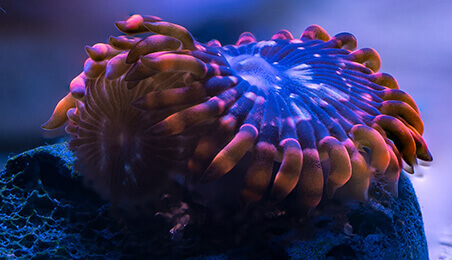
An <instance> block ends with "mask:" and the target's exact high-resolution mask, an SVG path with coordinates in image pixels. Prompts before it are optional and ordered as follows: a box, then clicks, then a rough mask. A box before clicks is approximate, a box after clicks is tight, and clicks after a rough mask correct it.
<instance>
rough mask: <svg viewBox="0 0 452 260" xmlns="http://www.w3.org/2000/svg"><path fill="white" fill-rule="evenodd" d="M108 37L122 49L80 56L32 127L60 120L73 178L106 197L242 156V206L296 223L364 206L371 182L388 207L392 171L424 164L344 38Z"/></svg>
mask: <svg viewBox="0 0 452 260" xmlns="http://www.w3.org/2000/svg"><path fill="white" fill-rule="evenodd" d="M116 26H117V27H118V29H119V30H121V31H122V32H124V33H126V34H127V35H128V36H119V37H112V38H110V41H109V43H108V44H96V45H94V46H93V47H87V53H88V55H89V58H88V60H87V61H86V62H85V67H84V72H83V73H81V74H80V75H79V76H78V77H76V78H75V79H74V80H73V81H72V82H71V85H70V91H71V93H70V94H68V95H67V96H66V97H64V98H63V99H62V100H61V101H60V103H58V105H57V107H56V109H55V112H54V114H53V115H52V117H51V119H50V120H49V121H48V122H47V123H46V124H45V125H43V128H47V129H52V128H55V127H58V126H59V125H62V124H63V123H64V121H65V120H66V119H67V118H69V119H70V120H71V124H70V125H69V126H68V128H67V131H68V132H69V133H71V134H72V135H73V136H74V140H72V141H71V146H72V147H73V149H74V150H76V152H77V156H78V157H79V160H80V162H81V164H83V165H85V166H86V167H85V168H87V169H83V171H84V172H85V171H86V172H87V173H84V174H85V175H86V176H89V178H91V179H92V180H93V183H100V184H99V186H100V187H101V190H106V191H107V193H109V194H110V195H113V193H114V196H119V197H122V196H126V197H127V196H129V195H130V196H132V195H131V194H136V195H133V196H141V195H140V194H141V193H140V192H141V191H147V192H152V190H154V189H158V187H160V184H161V183H162V182H163V183H164V182H166V181H169V180H171V179H174V176H171V174H166V172H170V171H171V167H172V166H174V163H172V162H174V161H177V162H181V163H182V165H183V168H185V169H186V170H187V171H189V172H190V173H189V174H190V178H193V179H194V180H195V181H199V182H200V183H209V184H210V183H212V182H213V181H215V180H217V179H219V178H221V177H222V176H224V175H225V174H227V173H228V172H229V171H230V170H231V169H232V168H234V166H235V165H237V163H238V162H239V161H240V160H241V159H242V158H243V157H244V155H245V154H246V153H248V152H251V154H252V155H251V159H250V161H249V165H248V169H247V171H246V173H245V174H244V177H243V180H241V181H242V183H241V184H238V185H240V186H241V192H240V197H241V200H242V202H243V204H244V205H251V204H254V203H257V202H259V201H261V200H262V198H263V197H264V194H269V199H270V200H272V201H281V200H283V199H284V198H286V197H287V196H288V194H290V193H293V194H294V196H295V197H296V202H295V203H296V207H295V208H299V209H300V212H304V213H306V212H312V210H313V209H314V208H315V207H316V206H317V205H318V204H319V202H320V200H321V199H322V198H325V197H327V198H332V197H334V196H336V194H339V196H343V197H346V198H352V199H358V200H366V199H367V191H368V187H369V182H370V181H372V180H376V179H381V178H383V179H384V180H385V182H386V184H387V190H388V192H390V193H391V194H393V195H394V196H397V180H398V178H399V174H400V172H401V168H402V161H403V162H404V163H406V164H408V165H409V166H410V167H411V168H412V167H413V166H414V165H416V164H417V158H419V159H422V160H425V161H431V160H432V157H431V154H430V152H429V151H428V149H427V145H426V143H425V141H424V140H423V138H422V133H423V131H424V125H423V123H422V120H421V118H420V112H419V109H418V107H417V106H416V103H415V102H414V101H413V99H412V98H411V97H410V96H409V95H408V94H407V93H405V92H403V91H401V90H399V87H398V84H397V81H396V80H395V79H394V78H393V77H392V76H390V75H389V74H386V73H379V72H378V70H379V68H380V63H381V62H380V57H379V55H378V53H377V52H376V51H375V50H373V49H370V48H364V49H358V50H355V49H356V46H357V43H356V39H355V37H354V36H353V35H351V34H349V33H340V34H337V35H335V36H333V37H330V36H329V35H328V34H327V33H326V32H325V31H324V30H323V29H322V28H321V27H319V26H316V25H313V26H310V27H308V28H307V29H306V30H305V31H304V32H303V34H302V36H301V37H300V39H294V37H293V36H292V34H291V33H290V32H288V31H285V30H283V31H280V32H278V33H277V34H275V35H274V36H273V37H272V38H271V40H269V41H260V42H257V41H256V39H255V37H254V36H253V35H252V34H251V33H243V34H242V35H241V36H240V37H239V39H238V41H237V43H236V44H233V45H226V46H221V44H220V43H219V42H218V41H216V40H212V41H210V42H209V43H207V44H201V43H198V42H196V41H195V40H194V38H193V36H192V35H191V34H190V32H188V31H187V30H186V29H185V28H183V27H182V26H179V25H175V24H172V23H168V22H164V21H162V20H161V19H159V18H157V17H153V16H140V15H133V16H132V17H131V18H129V19H128V20H127V21H122V22H117V23H116ZM148 32H153V33H155V35H151V36H147V37H145V38H140V37H137V36H136V35H137V34H140V33H148ZM66 112H68V113H67V115H66ZM137 140H139V142H138V141H137ZM162 158H163V159H162ZM173 159H174V160H173ZM165 160H166V161H168V162H170V163H168V164H169V166H167V164H166V163H165V162H166V161H165ZM276 161H280V162H281V163H280V164H279V165H278V166H279V167H278V170H277V172H276V174H274V173H273V167H274V163H275V162H276ZM154 169H155V170H154ZM160 169H162V172H165V174H158V173H156V172H158V171H159V170H160ZM148 172H152V173H149V174H148ZM187 174H188V173H187ZM162 176H164V177H162ZM134 192H135V193H134ZM304 213H303V214H304Z"/></svg>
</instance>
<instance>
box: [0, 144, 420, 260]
mask: <svg viewBox="0 0 452 260" xmlns="http://www.w3.org/2000/svg"><path fill="white" fill-rule="evenodd" d="M74 160H75V158H74V156H73V154H72V153H71V152H70V151H69V150H68V149H67V144H66V143H61V144H56V145H50V146H44V147H39V148H36V149H34V150H30V151H27V152H24V153H22V154H20V155H17V156H14V157H12V158H10V159H9V160H8V162H7V164H6V166H5V168H4V169H3V170H2V172H1V174H0V183H1V188H0V199H1V206H0V216H1V223H2V224H1V225H2V229H1V231H0V255H2V256H9V257H23V258H27V259H31V258H33V259H39V258H42V259H48V258H53V257H55V258H77V259H87V258H92V257H100V258H108V259H119V258H137V257H147V258H152V257H155V258H159V259H161V258H182V257H191V259H214V258H215V259H216V258H218V259H229V258H232V259H242V258H252V259H254V258H262V257H264V258H265V259H268V258H275V259H285V258H292V259H323V258H327V259H328V258H333V259H363V258H365V259H428V252H427V243H426V239H425V234H424V228H423V222H422V215H421V211H420V208H419V205H418V202H417V199H416V194H415V192H414V189H413V187H412V185H411V183H410V181H409V180H408V178H407V177H406V176H404V175H403V174H402V175H401V177H400V180H399V196H398V197H397V198H395V199H394V198H393V197H391V196H390V195H389V194H387V192H385V191H384V189H383V188H381V187H379V185H378V184H372V185H371V187H370V189H369V201H368V202H365V203H362V202H353V203H349V204H347V205H344V204H339V203H334V202H330V203H328V204H325V205H322V204H321V205H320V207H319V208H318V209H317V210H316V212H315V213H314V215H313V216H312V217H311V218H309V219H308V220H307V221H305V222H304V223H302V224H298V223H296V222H295V221H293V219H291V218H290V216H286V215H282V216H279V217H278V216H277V215H278V214H277V212H275V215H273V216H272V217H271V218H270V216H268V215H267V216H265V217H262V216H261V217H256V216H255V213H256V211H253V210H251V211H249V213H247V214H242V215H240V216H236V218H229V219H228V221H224V222H222V221H219V222H218V221H216V220H214V219H213V218H212V216H213V215H212V214H211V212H209V210H208V209H206V208H202V207H200V206H199V205H194V204H191V203H190V202H189V201H187V202H180V203H175V202H174V201H173V202H171V203H172V205H173V206H172V207H168V211H167V212H163V213H161V214H158V216H156V217H151V218H150V219H149V218H147V219H141V220H137V219H133V220H131V219H129V218H124V217H123V216H122V215H121V213H120V212H114V213H113V212H112V211H111V210H109V208H110V205H109V204H108V203H107V202H105V201H102V200H101V199H99V197H98V196H97V195H96V194H95V193H94V192H92V191H90V190H87V189H86V188H85V187H84V186H83V184H82V183H83V182H82V178H81V176H80V175H79V174H78V173H77V172H75V171H74V170H73V163H74ZM174 205H176V206H174ZM253 214H254V215H253ZM121 216H122V217H121ZM251 219H252V221H250V220H251ZM132 223H133V224H132Z"/></svg>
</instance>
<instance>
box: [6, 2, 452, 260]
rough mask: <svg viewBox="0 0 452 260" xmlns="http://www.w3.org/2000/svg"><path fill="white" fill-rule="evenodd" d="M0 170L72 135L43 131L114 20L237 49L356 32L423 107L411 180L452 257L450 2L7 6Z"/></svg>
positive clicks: (432, 239) (430, 230)
mask: <svg viewBox="0 0 452 260" xmlns="http://www.w3.org/2000/svg"><path fill="white" fill-rule="evenodd" d="M0 8H1V10H0V33H1V35H2V36H3V37H2V41H0V50H1V57H2V58H1V62H0V66H1V69H0V82H1V87H0V122H1V126H0V166H3V164H4V162H5V161H6V159H7V158H8V156H9V155H12V154H16V153H18V152H21V151H25V150H28V149H31V148H34V147H36V146H40V145H43V144H45V143H53V142H56V141H58V140H59V138H61V137H65V138H67V135H66V134H64V130H63V129H60V131H59V132H58V131H56V132H52V133H49V132H44V131H42V130H41V129H40V125H41V124H42V123H43V122H45V121H46V120H47V119H48V115H49V114H51V112H52V110H53V108H54V105H55V104H56V102H57V101H58V100H59V99H60V98H61V97H62V96H64V95H65V94H66V93H67V91H68V85H69V82H70V80H71V79H72V78H74V77H75V76H76V75H77V74H78V73H79V72H80V70H81V69H82V66H83V62H84V60H85V58H86V54H85V50H84V46H85V45H93V44H95V43H97V42H105V41H106V40H107V39H108V37H109V36H110V35H116V34H117V31H116V28H115V27H114V25H113V22H114V21H117V20H124V19H126V18H127V17H128V16H129V15H131V14H134V13H140V14H151V15H156V16H159V17H161V18H163V19H165V20H167V21H171V22H174V23H177V24H182V25H184V26H185V27H186V28H187V29H188V30H189V31H191V32H192V34H193V35H194V36H195V38H196V39H197V40H198V41H200V42H207V41H209V40H210V39H213V38H216V39H218V40H220V41H221V42H222V43H224V44H226V43H234V42H235V41H236V40H237V37H238V36H239V35H240V33H241V32H243V31H250V32H253V33H254V34H255V35H256V37H257V39H258V40H259V39H267V38H269V37H270V36H271V35H272V34H274V33H276V32H277V31H279V30H280V29H287V30H289V31H291V32H292V33H293V35H294V36H295V37H298V36H299V35H300V34H301V33H302V32H303V31H304V29H305V28H306V27H308V26H309V25H311V24H318V25H320V26H322V27H323V28H324V29H325V30H326V31H327V32H328V33H329V34H330V35H334V34H336V33H339V32H344V31H346V32H351V33H352V34H354V35H355V36H356V37H357V39H358V47H359V48H363V47H372V48H374V49H376V50H377V51H378V53H379V54H380V56H381V59H382V68H381V70H380V71H382V72H387V73H390V74H391V75H393V76H394V77H395V78H396V79H397V80H398V83H399V85H400V88H401V89H402V90H404V91H406V92H407V93H409V94H410V95H411V96H412V97H413V99H414V100H416V103H417V105H418V106H419V108H420V110H421V113H422V118H423V120H424V124H425V133H424V138H425V140H426V141H427V143H428V145H429V149H430V151H431V152H432V154H433V156H434V161H433V163H432V164H431V166H429V167H420V168H418V169H417V173H416V174H415V175H416V176H417V177H413V178H411V181H412V182H413V184H414V186H415V189H416V192H417V195H418V198H419V202H420V204H421V208H422V212H423V214H424V221H425V231H426V235H427V240H428V244H429V250H430V257H431V258H432V259H438V258H440V259H452V204H451V203H449V202H448V197H449V196H450V188H449V187H450V186H451V185H452V178H450V177H449V176H448V175H449V168H450V167H449V160H450V159H449V158H450V156H451V155H452V153H451V150H450V147H451V146H452V136H451V134H450V128H451V127H452V111H451V109H450V105H448V104H449V103H450V99H451V97H452V86H450V85H451V83H450V74H451V72H450V70H451V69H452V48H451V46H452V36H451V35H450V32H451V31H452V19H451V14H452V2H450V1H419V0H416V1H403V2H402V1H400V2H398V3H395V2H393V1H387V0H384V1H379V2H378V3H377V2H362V1H341V2H340V3H339V2H335V1H325V0H321V1H296V0H280V1H270V0H261V1H257V0H229V1H226V0H217V1H208V0H195V1H180V0H168V1H127V2H126V1H119V0H109V1H107V0H91V1H88V0H83V1H73V2H61V1H57V0H48V1H31V0H25V1H24V0H19V1H0Z"/></svg>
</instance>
